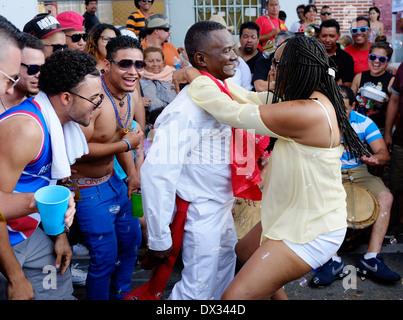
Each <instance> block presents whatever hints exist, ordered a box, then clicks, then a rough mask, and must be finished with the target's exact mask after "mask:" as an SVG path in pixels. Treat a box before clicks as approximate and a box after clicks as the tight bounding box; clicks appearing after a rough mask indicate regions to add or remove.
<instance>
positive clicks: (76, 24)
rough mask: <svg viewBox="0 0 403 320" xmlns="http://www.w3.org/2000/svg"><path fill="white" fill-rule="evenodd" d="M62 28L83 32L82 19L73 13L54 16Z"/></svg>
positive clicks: (67, 12)
mask: <svg viewBox="0 0 403 320" xmlns="http://www.w3.org/2000/svg"><path fill="white" fill-rule="evenodd" d="M56 19H57V21H59V23H60V24H61V26H62V28H74V30H76V31H83V24H84V21H85V19H84V17H83V16H82V15H81V14H79V13H77V12H75V11H65V12H62V13H59V14H58V15H57V16H56Z"/></svg>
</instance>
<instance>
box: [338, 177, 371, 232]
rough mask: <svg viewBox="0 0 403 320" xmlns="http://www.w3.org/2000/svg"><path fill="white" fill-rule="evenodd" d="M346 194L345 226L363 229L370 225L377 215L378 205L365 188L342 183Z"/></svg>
mask: <svg viewBox="0 0 403 320" xmlns="http://www.w3.org/2000/svg"><path fill="white" fill-rule="evenodd" d="M343 186H344V189H345V190H346V193H347V198H346V202H347V224H348V227H349V228H353V229H363V228H366V227H368V226H370V225H372V224H373V223H374V222H375V221H376V219H377V217H378V213H379V204H378V201H377V200H376V199H375V197H374V196H373V195H372V193H371V192H369V191H368V190H367V189H366V188H364V187H362V186H360V185H358V184H355V183H351V182H348V183H344V184H343Z"/></svg>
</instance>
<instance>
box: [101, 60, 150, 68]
mask: <svg viewBox="0 0 403 320" xmlns="http://www.w3.org/2000/svg"><path fill="white" fill-rule="evenodd" d="M108 61H109V62H113V63H115V64H117V65H118V66H119V68H120V69H122V70H129V69H130V68H131V67H132V66H133V64H134V67H135V68H136V70H137V71H143V70H144V68H145V67H146V62H145V61H144V60H135V61H133V60H130V59H122V60H120V61H115V60H112V59H108Z"/></svg>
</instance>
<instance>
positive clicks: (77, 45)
mask: <svg viewBox="0 0 403 320" xmlns="http://www.w3.org/2000/svg"><path fill="white" fill-rule="evenodd" d="M56 19H57V21H59V23H60V25H61V26H62V28H74V30H66V31H65V32H64V33H65V35H66V44H67V46H68V48H69V49H71V50H81V51H84V48H85V44H86V43H87V33H86V32H85V30H84V20H85V19H84V17H83V16H82V15H80V14H78V13H77V12H74V11H65V12H62V13H59V14H58V15H57V16H56Z"/></svg>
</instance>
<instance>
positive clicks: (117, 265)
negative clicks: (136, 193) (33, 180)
mask: <svg viewBox="0 0 403 320" xmlns="http://www.w3.org/2000/svg"><path fill="white" fill-rule="evenodd" d="M80 194H81V197H82V201H78V202H77V212H76V217H77V219H78V222H79V226H80V230H81V232H82V233H83V236H84V241H85V244H86V245H87V247H88V249H89V251H90V257H91V259H90V264H89V268H88V276H87V287H86V291H87V298H88V299H91V300H108V299H121V298H122V296H123V295H124V294H125V293H127V292H129V291H130V290H131V287H130V285H131V277H132V273H133V270H134V266H135V263H136V258H137V250H138V247H139V246H140V245H141V227H140V222H139V219H138V218H134V217H132V209H131V208H132V206H131V201H130V200H129V199H128V197H127V187H126V185H125V184H124V182H123V181H122V180H121V179H120V178H119V177H118V176H117V175H116V174H114V175H112V177H111V178H110V179H109V180H108V181H106V182H104V183H102V184H99V185H96V186H93V187H89V188H83V189H80Z"/></svg>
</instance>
